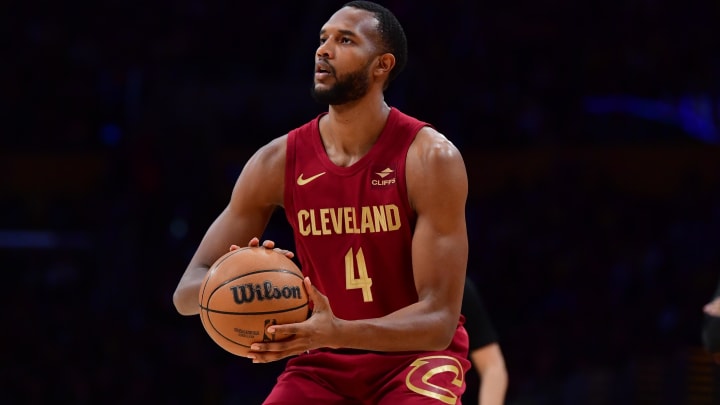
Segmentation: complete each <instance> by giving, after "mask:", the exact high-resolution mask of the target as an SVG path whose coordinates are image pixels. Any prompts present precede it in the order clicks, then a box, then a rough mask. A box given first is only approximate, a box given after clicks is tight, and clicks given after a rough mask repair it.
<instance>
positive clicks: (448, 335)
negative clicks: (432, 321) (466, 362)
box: [429, 322, 457, 351]
mask: <svg viewBox="0 0 720 405" xmlns="http://www.w3.org/2000/svg"><path fill="white" fill-rule="evenodd" d="M445 323H446V325H442V326H439V327H438V328H436V329H435V331H436V333H433V334H431V335H432V339H431V341H430V342H429V345H430V346H431V347H430V348H429V350H433V351H440V350H445V349H447V348H448V346H450V343H452V341H453V338H454V337H455V332H456V330H457V323H452V322H445Z"/></svg>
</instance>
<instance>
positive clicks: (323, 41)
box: [320, 37, 327, 45]
mask: <svg viewBox="0 0 720 405" xmlns="http://www.w3.org/2000/svg"><path fill="white" fill-rule="evenodd" d="M326 41H327V38H324V37H320V45H322V44H324V43H325V42H326Z"/></svg>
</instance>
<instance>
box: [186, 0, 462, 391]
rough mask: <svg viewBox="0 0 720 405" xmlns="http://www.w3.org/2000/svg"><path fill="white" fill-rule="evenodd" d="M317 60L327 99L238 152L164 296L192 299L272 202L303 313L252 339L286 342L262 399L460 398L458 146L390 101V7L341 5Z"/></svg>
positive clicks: (269, 347) (267, 346) (191, 309)
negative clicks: (287, 230)
mask: <svg viewBox="0 0 720 405" xmlns="http://www.w3.org/2000/svg"><path fill="white" fill-rule="evenodd" d="M314 59H315V68H314V82H313V87H312V94H313V96H314V98H315V100H316V101H318V102H320V103H322V104H326V105H328V106H329V107H328V111H327V112H324V113H322V114H320V115H319V116H317V117H316V118H315V119H313V120H311V121H310V122H308V123H307V124H305V125H303V126H301V127H299V128H296V129H294V130H292V131H290V132H289V133H288V134H286V135H283V136H280V137H278V138H276V139H275V140H273V141H271V142H269V143H268V144H267V145H265V146H263V147H261V148H260V149H259V150H258V151H257V152H256V153H255V154H254V155H253V156H252V157H251V158H250V159H249V160H248V162H247V163H246V165H245V167H244V168H243V170H242V172H241V173H240V175H239V176H238V179H237V181H236V184H235V187H234V189H233V192H232V195H231V197H230V201H229V204H228V206H227V207H226V208H225V209H224V210H223V211H222V212H221V213H220V215H219V216H218V217H217V218H216V219H215V221H214V222H213V223H212V224H211V225H210V227H209V228H208V230H207V232H206V234H205V236H204V237H203V239H202V241H201V242H200V245H199V246H198V249H197V251H196V252H195V254H194V256H193V258H192V259H191V260H190V263H189V265H188V267H187V269H186V270H185V273H184V274H183V276H182V277H181V279H180V282H179V284H178V286H177V289H176V291H175V294H174V297H173V300H174V304H175V306H176V308H177V310H178V312H179V313H181V314H183V315H195V314H198V312H199V310H198V292H199V286H200V284H201V282H202V279H203V276H204V275H205V273H206V272H207V270H208V268H209V266H210V265H211V264H212V263H213V262H214V261H215V260H216V259H217V258H218V257H220V256H221V255H223V254H224V253H226V252H227V250H228V247H229V246H230V245H232V244H245V243H247V241H250V245H251V246H252V245H258V244H259V239H258V238H256V237H258V236H261V235H262V234H263V232H264V230H265V228H266V226H267V223H268V221H269V219H270V218H271V215H272V213H273V211H274V210H275V209H277V208H278V207H282V208H283V209H284V212H285V215H286V218H287V220H288V222H289V224H290V225H291V227H292V229H293V234H294V242H295V243H294V245H295V250H296V254H297V258H298V260H299V262H300V265H301V268H302V270H303V273H304V274H305V275H306V278H305V286H306V289H307V291H308V296H309V298H310V299H311V301H312V304H313V312H312V315H311V316H310V317H309V319H308V320H306V321H304V322H301V323H296V324H287V325H274V326H271V327H269V328H268V330H267V333H269V334H274V335H275V337H276V339H279V338H282V339H286V338H287V340H283V341H272V342H263V343H257V344H253V345H252V351H251V352H250V354H249V356H248V357H250V358H251V359H252V361H253V362H254V363H265V362H272V361H276V360H280V359H284V358H288V357H291V356H292V357H291V358H290V359H288V360H287V362H286V365H285V368H284V371H283V372H282V373H281V375H280V376H279V377H278V380H277V382H276V384H275V386H274V388H273V390H272V391H271V392H270V394H269V395H268V397H267V398H266V400H265V402H264V404H266V405H271V404H272V405H279V404H293V405H297V404H316V405H317V404H375V405H390V404H392V405H395V404H435V405H442V404H459V403H461V400H460V398H461V396H462V394H463V391H464V389H465V381H464V377H465V372H466V370H467V369H468V368H469V367H470V362H469V361H468V359H467V356H468V336H467V333H466V331H465V329H464V327H463V326H462V323H461V317H460V306H461V302H462V295H463V285H464V283H465V268H466V266H467V259H468V239H467V228H466V222H465V204H466V199H467V193H468V181H467V173H466V169H465V164H464V162H463V159H462V156H461V154H460V153H459V151H458V149H457V148H456V147H455V146H454V145H453V144H452V143H451V142H450V141H448V139H447V138H446V137H445V136H443V134H441V133H440V132H438V131H437V130H436V129H435V128H434V127H432V126H431V125H430V124H428V123H426V122H423V121H420V120H417V119H415V118H413V117H410V116H408V115H405V114H404V113H402V112H401V111H399V110H398V109H397V108H395V107H391V106H390V105H388V104H387V103H386V101H385V99H384V91H385V89H386V88H387V87H388V85H389V84H390V82H391V81H392V80H393V79H394V78H395V77H396V76H397V75H398V74H399V73H400V71H401V70H402V69H403V67H404V66H405V64H406V61H407V43H406V38H405V34H404V31H403V28H402V26H401V25H400V23H399V22H398V21H397V19H396V17H395V16H394V15H393V14H392V13H391V12H390V11H389V10H387V9H386V8H384V7H382V6H379V5H377V4H375V3H372V2H367V1H352V2H349V3H347V4H346V5H345V6H343V7H342V8H340V9H339V10H337V11H336V12H335V13H334V14H333V15H332V16H331V17H330V19H329V20H328V21H327V22H326V23H325V24H324V25H323V26H322V28H321V29H320V33H319V46H318V48H317V50H316V52H315V58H314ZM449 68H450V67H449ZM448 74H452V71H451V70H449V71H448ZM262 245H263V246H264V247H266V248H274V243H273V242H272V241H264V242H263V244H262ZM288 255H292V254H291V253H289V252H288Z"/></svg>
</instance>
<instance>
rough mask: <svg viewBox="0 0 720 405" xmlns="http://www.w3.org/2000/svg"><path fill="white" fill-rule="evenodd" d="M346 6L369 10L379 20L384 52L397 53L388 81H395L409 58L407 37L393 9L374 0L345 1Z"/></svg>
mask: <svg viewBox="0 0 720 405" xmlns="http://www.w3.org/2000/svg"><path fill="white" fill-rule="evenodd" d="M344 7H353V8H358V9H361V10H366V11H369V12H371V13H373V15H374V16H375V18H376V19H377V20H378V33H379V34H380V41H381V44H380V45H382V47H383V52H389V53H391V54H393V55H395V67H394V68H393V69H392V70H391V71H390V74H389V76H388V83H389V82H391V81H393V79H395V78H396V77H397V76H398V75H399V74H400V72H402V71H403V69H405V65H407V59H408V46H407V37H406V36H405V30H404V29H403V27H402V25H401V24H400V21H398V19H397V17H395V14H393V12H392V11H390V10H388V9H387V8H385V7H383V6H381V5H379V4H377V3H373V2H372V1H362V0H356V1H350V2H348V3H345V5H344Z"/></svg>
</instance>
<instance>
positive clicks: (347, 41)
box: [340, 37, 353, 44]
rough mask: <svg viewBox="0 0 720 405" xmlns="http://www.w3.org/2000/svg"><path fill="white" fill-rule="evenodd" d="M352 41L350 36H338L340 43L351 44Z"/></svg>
mask: <svg viewBox="0 0 720 405" xmlns="http://www.w3.org/2000/svg"><path fill="white" fill-rule="evenodd" d="M352 42H353V41H352V40H351V39H350V38H348V37H342V38H340V43H341V44H352Z"/></svg>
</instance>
